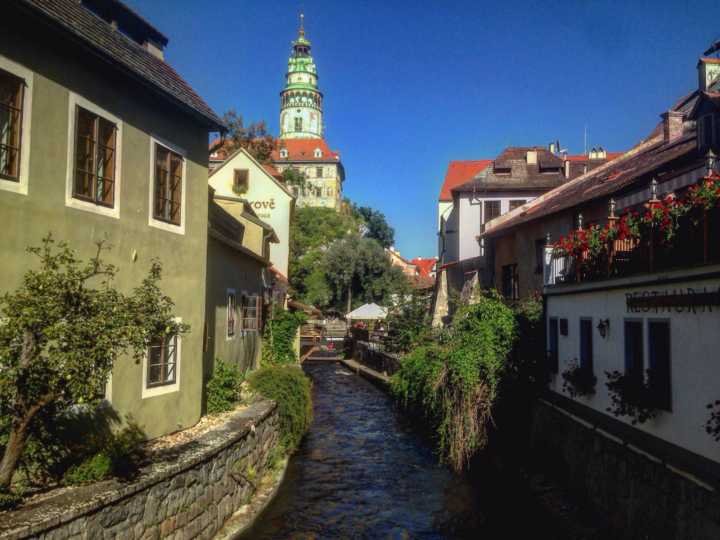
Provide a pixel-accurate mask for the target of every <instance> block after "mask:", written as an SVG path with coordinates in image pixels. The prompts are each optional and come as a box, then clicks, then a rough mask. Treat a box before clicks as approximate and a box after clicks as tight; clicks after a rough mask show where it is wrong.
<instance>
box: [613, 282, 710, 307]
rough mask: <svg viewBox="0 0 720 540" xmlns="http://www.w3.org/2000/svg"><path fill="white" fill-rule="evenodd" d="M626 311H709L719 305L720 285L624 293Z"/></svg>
mask: <svg viewBox="0 0 720 540" xmlns="http://www.w3.org/2000/svg"><path fill="white" fill-rule="evenodd" d="M625 303H626V308H627V312H628V313H648V312H652V313H673V312H674V313H706V312H708V313H711V312H712V310H713V307H720V287H718V288H717V289H713V288H712V287H711V288H708V287H702V288H693V287H683V288H681V289H666V290H663V291H636V292H631V293H625Z"/></svg>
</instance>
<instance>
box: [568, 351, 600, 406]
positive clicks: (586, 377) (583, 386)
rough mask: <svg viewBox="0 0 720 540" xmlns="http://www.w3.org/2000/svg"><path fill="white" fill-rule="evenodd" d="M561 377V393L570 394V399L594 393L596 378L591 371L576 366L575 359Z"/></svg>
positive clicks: (578, 365)
mask: <svg viewBox="0 0 720 540" xmlns="http://www.w3.org/2000/svg"><path fill="white" fill-rule="evenodd" d="M561 375H562V378H563V391H565V392H567V393H568V394H570V397H572V398H576V397H579V396H591V395H593V394H594V393H595V385H596V384H597V377H595V375H593V372H592V371H591V370H589V369H588V368H586V367H584V366H581V365H580V364H578V361H577V359H573V360H572V361H571V362H570V363H569V365H568V367H567V369H565V371H563V372H562V374H561Z"/></svg>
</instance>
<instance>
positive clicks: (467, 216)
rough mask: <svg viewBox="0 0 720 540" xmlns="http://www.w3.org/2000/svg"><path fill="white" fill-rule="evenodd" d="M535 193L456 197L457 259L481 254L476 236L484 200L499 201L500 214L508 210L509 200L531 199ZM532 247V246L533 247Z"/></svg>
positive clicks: (496, 193)
mask: <svg viewBox="0 0 720 540" xmlns="http://www.w3.org/2000/svg"><path fill="white" fill-rule="evenodd" d="M536 196H537V195H536V194H533V195H518V194H515V193H512V192H507V193H504V192H495V193H492V194H483V195H482V196H477V195H476V196H473V195H472V193H463V194H462V195H461V196H459V197H458V198H456V201H457V205H458V223H459V225H458V227H459V228H458V231H459V233H458V237H457V244H458V257H459V260H464V259H470V258H473V257H479V256H480V255H483V253H481V249H480V245H479V244H478V241H477V236H478V235H479V234H480V233H481V232H482V231H481V225H482V220H483V217H482V212H483V206H484V202H485V201H500V214H501V215H502V214H506V213H507V212H509V211H510V201H525V202H528V201H531V200H533V199H534V198H535V197H536ZM533 249H534V248H533Z"/></svg>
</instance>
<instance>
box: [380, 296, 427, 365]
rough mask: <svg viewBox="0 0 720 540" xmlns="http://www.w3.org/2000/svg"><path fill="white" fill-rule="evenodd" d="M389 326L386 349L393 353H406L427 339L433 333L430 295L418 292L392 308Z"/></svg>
mask: <svg viewBox="0 0 720 540" xmlns="http://www.w3.org/2000/svg"><path fill="white" fill-rule="evenodd" d="M387 328H388V335H387V339H386V340H385V350H386V351H388V352H391V353H406V352H408V351H410V350H411V349H412V348H413V347H415V346H418V345H420V344H421V343H422V342H424V341H427V340H428V339H429V338H430V337H431V335H432V328H431V326H430V302H429V299H428V296H427V295H426V294H424V293H417V292H416V293H414V294H413V295H412V297H411V298H410V299H409V300H408V301H406V302H403V303H402V304H401V305H400V306H398V307H397V308H396V309H394V310H392V311H391V312H390V314H389V315H388V318H387Z"/></svg>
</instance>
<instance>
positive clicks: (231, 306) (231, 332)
mask: <svg viewBox="0 0 720 540" xmlns="http://www.w3.org/2000/svg"><path fill="white" fill-rule="evenodd" d="M236 325H237V297H236V296H235V290H234V289H228V291H227V337H228V339H230V338H232V337H234V336H235V327H236Z"/></svg>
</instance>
